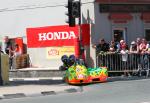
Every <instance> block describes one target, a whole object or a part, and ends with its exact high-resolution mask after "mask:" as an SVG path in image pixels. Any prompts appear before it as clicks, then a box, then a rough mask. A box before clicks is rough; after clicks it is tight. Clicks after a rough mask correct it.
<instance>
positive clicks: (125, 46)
mask: <svg viewBox="0 0 150 103" xmlns="http://www.w3.org/2000/svg"><path fill="white" fill-rule="evenodd" d="M122 49H127V50H128V46H127V44H126V42H125V41H124V40H120V51H121V50H122Z"/></svg>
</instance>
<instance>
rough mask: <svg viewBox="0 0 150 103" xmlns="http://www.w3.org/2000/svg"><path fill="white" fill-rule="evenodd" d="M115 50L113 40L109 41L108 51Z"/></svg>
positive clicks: (115, 46)
mask: <svg viewBox="0 0 150 103" xmlns="http://www.w3.org/2000/svg"><path fill="white" fill-rule="evenodd" d="M116 50H117V45H115V42H114V41H111V42H110V46H109V51H110V52H115V51H116Z"/></svg>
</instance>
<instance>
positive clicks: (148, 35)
mask: <svg viewBox="0 0 150 103" xmlns="http://www.w3.org/2000/svg"><path fill="white" fill-rule="evenodd" d="M145 39H146V40H147V41H150V28H147V29H145Z"/></svg>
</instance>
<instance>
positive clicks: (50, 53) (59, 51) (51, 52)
mask: <svg viewBox="0 0 150 103" xmlns="http://www.w3.org/2000/svg"><path fill="white" fill-rule="evenodd" d="M72 54H75V48H74V46H65V47H48V48H46V58H47V59H60V58H61V57H62V55H68V56H69V55H72Z"/></svg>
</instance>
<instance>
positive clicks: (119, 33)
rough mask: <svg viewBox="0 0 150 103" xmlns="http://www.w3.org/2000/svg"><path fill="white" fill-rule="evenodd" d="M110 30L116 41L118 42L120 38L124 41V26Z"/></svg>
mask: <svg viewBox="0 0 150 103" xmlns="http://www.w3.org/2000/svg"><path fill="white" fill-rule="evenodd" d="M112 32H113V38H115V39H116V41H117V42H119V41H120V40H122V39H123V40H125V41H126V29H125V28H114V29H113V31H112Z"/></svg>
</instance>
